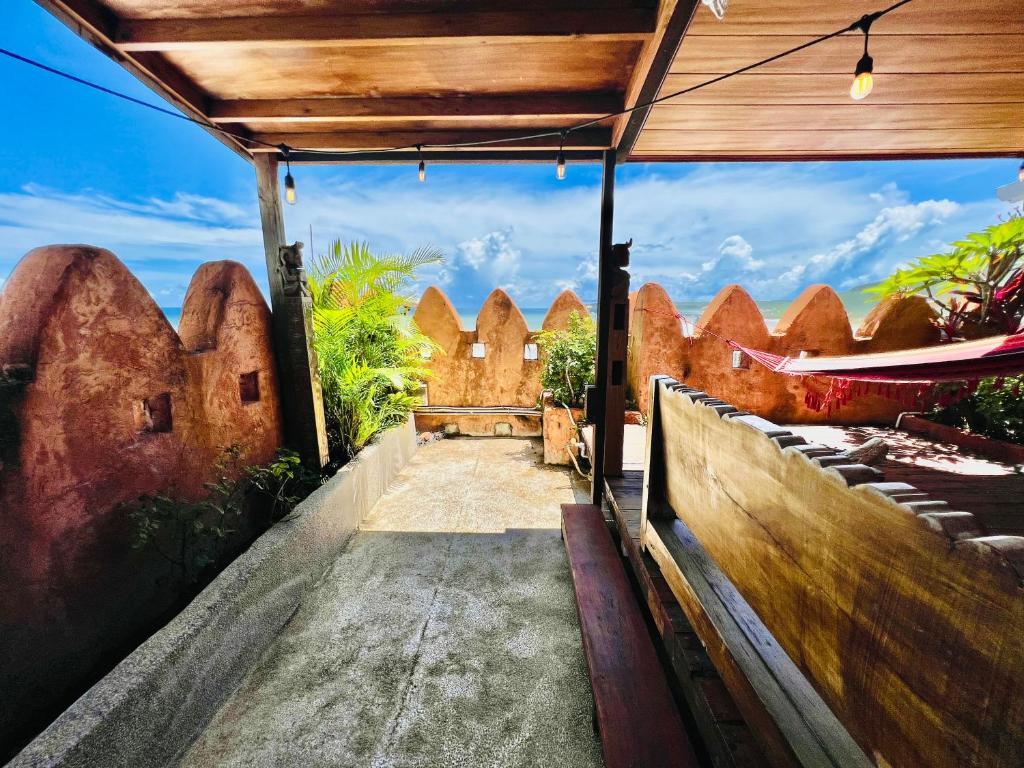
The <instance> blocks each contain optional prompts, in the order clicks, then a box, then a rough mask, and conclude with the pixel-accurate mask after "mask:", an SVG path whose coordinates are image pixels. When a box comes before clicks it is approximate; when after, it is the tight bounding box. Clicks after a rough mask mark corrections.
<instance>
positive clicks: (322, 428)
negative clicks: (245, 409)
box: [253, 154, 329, 470]
mask: <svg viewBox="0 0 1024 768" xmlns="http://www.w3.org/2000/svg"><path fill="white" fill-rule="evenodd" d="M253 164H254V165H255V167H256V188H257V192H258V194H259V203H260V223H261V225H262V228H263V247H264V253H265V256H266V261H267V280H268V282H269V284H270V304H271V308H272V310H273V327H274V354H275V356H276V357H277V364H278V371H279V373H280V376H279V379H280V381H281V406H282V409H283V411H284V416H285V435H286V439H287V441H288V444H289V445H291V446H292V447H293V448H295V450H297V451H298V452H299V455H300V456H301V457H302V460H303V462H304V463H305V464H306V465H307V466H309V467H311V468H313V469H317V470H318V469H320V468H321V467H323V466H324V465H326V464H327V461H328V458H329V457H328V452H327V430H326V421H325V418H324V405H323V397H322V394H321V389H320V374H319V372H318V370H317V362H316V353H315V352H313V346H312V345H313V322H312V300H311V299H310V297H309V288H308V287H307V286H306V285H305V282H306V278H305V274H304V273H303V272H302V270H301V268H300V269H298V270H295V269H291V268H289V267H288V266H287V265H286V264H285V263H284V261H283V260H282V253H281V249H282V246H284V245H285V233H284V211H283V210H282V209H281V194H280V181H279V180H278V160H277V156H276V155H267V154H263V155H257V156H256V157H254V158H253Z"/></svg>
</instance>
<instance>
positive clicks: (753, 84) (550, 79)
mask: <svg viewBox="0 0 1024 768" xmlns="http://www.w3.org/2000/svg"><path fill="white" fill-rule="evenodd" d="M37 2H38V3H40V4H41V5H43V6H44V7H46V8H48V9H49V10H51V11H52V12H53V13H54V14H55V15H57V16H58V17H60V18H62V19H63V20H64V21H65V22H67V23H68V24H69V26H71V27H72V28H73V29H74V30H75V31H76V32H78V33H79V34H80V35H82V36H83V37H85V38H86V39H88V40H90V41H91V42H93V43H94V44H95V45H96V46H97V47H99V48H100V49H101V50H103V51H104V52H106V53H107V54H108V55H109V56H111V57H112V58H114V59H115V60H117V61H119V62H121V63H122V64H123V65H124V66H126V67H127V68H129V69H130V70H131V71H133V72H134V73H135V74H136V75H138V76H139V77H140V78H141V79H142V80H143V81H145V82H147V83H148V84H149V85H151V86H152V87H153V88H154V89H155V90H156V91H157V92H159V93H161V94H162V95H164V96H166V97H167V98H169V99H170V100H171V101H173V102H174V103H176V104H177V105H178V106H179V107H181V108H182V109H183V110H185V111H186V112H187V113H188V114H189V115H191V116H192V117H195V118H197V119H201V120H203V121H206V122H211V123H213V124H215V125H216V126H218V127H219V128H220V129H222V130H224V131H228V132H230V135H227V136H225V135H224V134H215V135H218V137H219V138H221V140H222V141H224V142H225V143H226V144H228V145H229V146H231V147H232V148H233V149H234V150H236V151H237V152H239V153H240V154H243V155H244V156H247V157H248V156H250V155H251V153H252V152H261V151H274V150H273V149H272V147H268V146H264V145H260V144H256V143H254V142H253V141H251V140H252V139H255V140H257V141H258V142H264V143H265V144H268V145H277V144H282V143H283V144H287V145H289V146H291V147H294V148H306V149H310V150H319V151H335V152H345V151H353V150H369V151H374V152H375V154H371V155H365V156H364V155H360V156H359V157H358V158H352V157H351V156H350V157H348V158H338V157H327V156H323V155H316V154H308V153H307V154H305V155H302V154H299V155H297V156H296V159H299V160H306V161H310V162H316V161H330V160H338V159H348V160H352V159H363V160H365V161H368V162H370V161H372V162H389V161H391V162H406V161H408V160H409V159H411V158H413V157H415V156H416V154H417V153H416V152H415V150H412V151H404V152H397V153H396V152H391V153H386V152H384V150H390V149H393V148H395V147H410V146H413V145H416V144H424V145H429V144H435V145H444V144H450V143H458V142H466V141H475V142H489V141H492V140H495V139H498V140H499V141H498V143H496V144H487V145H483V146H479V147H475V148H463V149H454V148H443V147H437V148H429V149H424V152H423V154H424V155H426V156H427V157H434V158H435V159H452V160H473V159H491V160H494V159H520V160H543V161H550V160H551V157H552V153H553V152H554V151H555V150H556V148H557V147H558V145H559V138H558V137H557V136H553V137H546V138H540V139H530V140H517V139H515V138H514V137H517V136H529V135H531V134H535V133H538V132H545V131H557V130H559V129H561V128H564V127H566V126H569V125H573V124H575V123H579V122H581V121H585V120H590V119H594V118H597V117H600V116H602V115H605V114H608V113H610V112H615V111H618V110H620V109H622V108H623V106H624V105H633V104H636V103H638V102H643V101H645V100H647V99H650V98H652V97H653V96H654V95H657V94H659V93H660V94H666V93H671V92H673V91H676V90H679V89H681V88H685V87H688V86H691V85H694V84H696V83H698V82H701V81H703V80H706V79H708V78H709V77H713V76H714V75H717V74H721V73H724V72H728V71H731V70H733V69H735V68H737V67H739V66H743V65H746V64H748V63H750V62H752V61H754V60H757V59H759V58H762V57H765V56H769V55H772V54H775V53H778V52H779V51H781V50H783V49H785V48H789V47H792V46H793V45H796V44H798V43H801V42H803V41H805V40H807V39H808V38H810V37H813V36H815V35H818V34H822V33H825V32H830V31H833V30H835V29H837V28H839V27H842V26H844V25H846V24H849V23H850V22H851V21H853V20H855V19H856V18H858V17H859V16H860V15H861V14H863V13H866V12H870V11H874V10H878V9H879V8H881V7H884V5H885V0H836V1H834V2H827V3H826V2H819V3H808V2H806V0H731V2H730V4H729V7H728V10H727V13H726V17H725V20H724V21H718V20H716V19H715V18H714V16H713V15H712V14H711V13H710V12H709V10H708V9H707V8H705V7H703V6H702V5H701V4H700V2H699V0H585V1H584V2H579V1H578V0H577V1H574V0H524V1H523V2H515V3H513V2H496V1H495V0H260V1H259V2H251V1H250V0H187V2H185V1H182V0H178V1H174V0H37ZM691 19H692V20H691ZM684 33H685V37H684ZM680 39H682V43H681V44H680V43H679V40H680ZM871 39H872V43H871V53H872V54H873V55H874V58H875V74H876V81H875V90H874V92H873V93H872V94H871V95H870V96H869V97H868V99H867V100H865V101H863V102H853V101H852V100H851V99H850V97H849V95H848V88H849V84H850V80H851V79H852V70H853V67H854V65H855V64H856V61H857V59H858V58H859V56H860V53H861V46H862V38H861V36H860V35H859V33H858V34H850V35H848V36H844V37H843V38H840V39H836V40H832V41H830V42H828V43H825V44H823V45H821V46H818V47H816V48H813V49H810V50H807V51H804V52H802V53H800V54H797V55H794V56H792V57H790V58H787V59H786V60H784V61H780V62H777V63H775V64H772V65H770V66H768V67H765V68H764V69H762V70H758V71H757V72H756V73H751V74H747V75H742V76H739V77H737V78H735V79H732V80H729V81H727V82H723V83H719V84H716V85H713V86H710V87H708V88H706V89H703V90H701V91H699V92H696V93H693V94H690V95H685V96H681V97H678V98H676V99H673V100H672V101H670V102H666V103H663V104H659V105H657V106H655V107H653V108H652V109H651V110H650V111H649V112H647V111H638V112H637V113H635V114H634V115H625V116H619V117H616V118H614V119H608V120H604V121H603V122H601V123H600V124H597V125H594V126H591V127H588V128H586V129H582V130H578V131H573V132H572V133H570V134H569V137H568V139H567V141H566V145H565V146H566V150H567V155H568V156H569V157H570V159H571V158H573V157H576V158H580V159H585V158H596V157H597V156H598V153H599V152H600V151H601V150H603V149H606V148H608V147H616V148H618V149H619V157H620V159H630V160H721V159H743V158H750V159H766V160H769V159H795V158H818V157H822V158H828V157H896V156H944V155H974V154H993V155H994V154H1015V153H1020V152H1021V151H1024V118H1022V115H1024V5H1022V4H1021V0H974V1H973V2H972V3H969V4H953V3H949V2H946V1H945V0H914V2H912V3H910V4H909V5H907V6H905V7H903V8H900V9H899V10H897V11H895V12H894V13H892V14H890V15H888V16H886V17H884V18H883V19H881V20H879V21H878V22H877V23H876V24H875V25H874V28H873V30H872V38H871ZM677 49H678V50H677ZM659 89H660V90H659ZM510 134H511V137H510Z"/></svg>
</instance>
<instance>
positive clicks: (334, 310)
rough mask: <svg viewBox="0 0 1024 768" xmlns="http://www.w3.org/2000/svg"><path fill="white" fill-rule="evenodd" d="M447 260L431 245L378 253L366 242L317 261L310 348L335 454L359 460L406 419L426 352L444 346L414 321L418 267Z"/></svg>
mask: <svg viewBox="0 0 1024 768" xmlns="http://www.w3.org/2000/svg"><path fill="white" fill-rule="evenodd" d="M441 261H442V257H441V254H440V253H439V252H438V251H436V250H435V249H432V248H421V249H418V250H417V251H415V252H414V253H412V254H411V255H409V256H377V255H374V254H373V253H372V252H371V251H370V249H369V247H368V246H367V245H366V244H365V243H351V244H350V245H348V246H343V245H342V243H341V241H340V240H338V241H335V242H334V243H333V244H332V247H331V249H330V251H329V252H328V253H327V254H326V255H324V256H320V257H318V258H316V259H313V260H312V263H311V264H310V267H309V285H310V291H311V293H312V297H313V331H314V341H313V347H314V349H315V350H316V354H317V359H318V364H319V370H320V380H321V383H322V385H323V395H324V411H325V414H326V416H327V421H328V439H329V441H330V444H331V445H330V447H331V453H332V456H333V457H334V458H335V459H336V460H337V459H341V460H346V459H348V458H350V457H352V456H354V455H355V454H356V453H357V452H358V451H359V450H360V449H362V447H363V446H364V445H366V444H367V443H368V442H369V441H370V440H371V439H372V438H373V436H374V435H376V434H378V433H379V432H382V431H384V430H386V429H388V428H389V427H392V426H394V425H396V424H400V423H402V422H403V421H405V420H406V419H407V418H408V416H409V414H410V413H411V412H412V409H413V408H415V407H416V406H417V405H418V404H419V402H420V400H419V390H420V388H421V386H422V382H423V381H424V380H425V379H426V378H427V376H429V373H430V371H429V369H428V368H427V366H426V365H425V362H424V361H425V357H426V355H425V352H426V351H427V350H429V351H430V352H431V353H434V352H440V348H439V347H438V346H437V345H436V344H435V343H434V342H433V341H432V340H431V339H430V338H429V337H427V336H426V335H424V334H423V333H421V332H420V331H419V329H418V328H417V327H416V325H415V323H413V321H412V318H411V317H409V310H410V309H411V307H412V305H413V300H412V298H411V297H410V296H409V295H408V291H409V290H410V289H411V287H412V283H413V280H414V278H415V274H416V270H417V269H419V268H420V267H423V266H426V265H428V264H436V263H439V262H441Z"/></svg>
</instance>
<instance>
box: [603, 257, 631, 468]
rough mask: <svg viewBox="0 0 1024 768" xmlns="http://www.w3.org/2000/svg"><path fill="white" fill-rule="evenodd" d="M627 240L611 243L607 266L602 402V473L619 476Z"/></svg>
mask: <svg viewBox="0 0 1024 768" xmlns="http://www.w3.org/2000/svg"><path fill="white" fill-rule="evenodd" d="M632 244H633V243H632V241H630V242H629V243H624V244H619V245H613V246H612V260H611V264H608V265H606V266H607V267H608V275H607V278H606V282H607V283H608V286H609V288H608V292H607V296H608V304H609V307H610V311H609V316H610V318H611V319H610V323H611V328H609V330H608V344H607V347H606V349H607V351H608V373H607V377H606V379H605V392H606V394H605V402H604V414H605V416H604V475H605V477H622V443H623V438H624V437H625V433H626V356H627V350H628V348H629V273H628V272H627V271H626V270H625V269H624V267H627V266H629V247H630V246H631V245H632Z"/></svg>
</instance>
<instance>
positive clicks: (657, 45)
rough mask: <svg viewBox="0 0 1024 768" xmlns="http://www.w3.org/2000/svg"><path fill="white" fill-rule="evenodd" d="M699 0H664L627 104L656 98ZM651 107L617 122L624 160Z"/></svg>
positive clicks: (616, 143)
mask: <svg viewBox="0 0 1024 768" xmlns="http://www.w3.org/2000/svg"><path fill="white" fill-rule="evenodd" d="M699 7H700V2H698V0H662V2H661V5H660V8H659V11H658V28H657V31H656V33H655V34H654V35H653V36H652V37H651V38H650V39H649V40H648V41H647V42H646V43H645V44H644V47H643V49H642V50H641V52H640V58H639V60H638V61H637V64H636V67H635V68H634V70H633V76H632V78H631V79H630V83H629V87H628V88H627V89H626V106H627V107H632V106H635V105H637V104H643V103H645V102H648V101H650V100H651V99H654V98H656V97H657V95H658V91H659V90H661V86H662V83H664V81H665V77H666V76H667V75H668V72H669V70H670V69H671V68H672V63H673V61H675V58H676V53H677V52H678V50H679V45H680V44H681V43H682V41H683V36H684V35H685V34H686V30H687V28H688V27H689V26H690V22H691V21H692V20H693V15H694V13H696V10H697V8H699ZM649 111H650V108H649V107H645V108H642V109H637V110H634V111H633V112H630V113H628V114H625V115H622V116H621V117H620V118H619V120H618V121H617V122H616V124H615V128H614V130H613V132H612V141H613V142H614V146H615V147H616V148H617V149H618V153H619V156H618V159H619V160H620V161H624V160H625V159H626V158H627V157H629V154H630V152H632V151H633V145H634V144H635V143H636V140H637V137H638V136H639V135H640V131H641V130H642V129H643V127H644V122H645V121H646V120H647V113H648V112H649Z"/></svg>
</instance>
